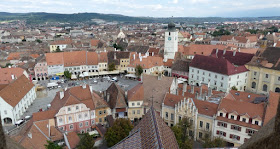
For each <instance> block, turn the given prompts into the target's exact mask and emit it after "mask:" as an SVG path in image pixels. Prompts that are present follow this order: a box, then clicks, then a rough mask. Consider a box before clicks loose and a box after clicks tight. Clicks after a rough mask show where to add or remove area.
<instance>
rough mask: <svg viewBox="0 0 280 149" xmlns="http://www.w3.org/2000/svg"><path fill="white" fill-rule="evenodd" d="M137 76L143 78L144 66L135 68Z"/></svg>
mask: <svg viewBox="0 0 280 149" xmlns="http://www.w3.org/2000/svg"><path fill="white" fill-rule="evenodd" d="M135 72H136V73H135V74H136V76H138V77H140V76H141V74H142V73H143V68H142V66H141V65H137V66H136V67H135Z"/></svg>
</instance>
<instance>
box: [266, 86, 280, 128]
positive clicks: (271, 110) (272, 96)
mask: <svg viewBox="0 0 280 149" xmlns="http://www.w3.org/2000/svg"><path fill="white" fill-rule="evenodd" d="M279 99H280V94H279V93H275V92H271V91H270V92H269V98H268V104H267V107H266V111H265V117H264V125H266V124H267V123H268V122H269V121H270V120H271V119H272V118H273V117H274V116H275V115H276V113H277V108H278V103H279Z"/></svg>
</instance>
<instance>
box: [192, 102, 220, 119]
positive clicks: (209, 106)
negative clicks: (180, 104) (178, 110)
mask: <svg viewBox="0 0 280 149" xmlns="http://www.w3.org/2000/svg"><path fill="white" fill-rule="evenodd" d="M193 101H194V104H195V106H196V108H197V109H198V113H199V114H203V115H207V116H211V117H213V116H214V115H215V114H216V113H217V109H218V106H219V105H218V104H215V103H211V102H208V101H204V100H198V99H193Z"/></svg>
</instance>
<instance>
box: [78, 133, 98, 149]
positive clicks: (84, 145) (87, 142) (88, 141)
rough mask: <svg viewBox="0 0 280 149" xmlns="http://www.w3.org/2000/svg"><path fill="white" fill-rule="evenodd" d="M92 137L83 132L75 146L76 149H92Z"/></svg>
mask: <svg viewBox="0 0 280 149" xmlns="http://www.w3.org/2000/svg"><path fill="white" fill-rule="evenodd" d="M94 143H95V142H94V139H93V137H92V136H90V135H89V134H88V133H86V134H84V136H83V137H82V139H81V140H80V142H79V144H78V146H77V148H78V149H94V148H95V147H94Z"/></svg>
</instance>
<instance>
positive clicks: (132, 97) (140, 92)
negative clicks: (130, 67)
mask: <svg viewBox="0 0 280 149" xmlns="http://www.w3.org/2000/svg"><path fill="white" fill-rule="evenodd" d="M127 99H128V101H143V100H144V88H143V85H142V84H140V83H139V84H138V85H136V86H135V87H133V88H132V89H130V90H129V91H128V93H127Z"/></svg>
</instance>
